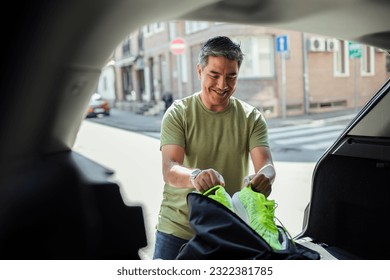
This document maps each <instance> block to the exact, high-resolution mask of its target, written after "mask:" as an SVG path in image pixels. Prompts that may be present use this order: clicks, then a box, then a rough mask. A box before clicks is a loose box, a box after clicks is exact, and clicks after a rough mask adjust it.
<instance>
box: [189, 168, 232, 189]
mask: <svg viewBox="0 0 390 280" xmlns="http://www.w3.org/2000/svg"><path fill="white" fill-rule="evenodd" d="M192 185H193V186H194V188H195V189H196V190H197V191H199V192H204V191H207V190H208V189H210V188H212V187H214V186H216V185H221V186H225V180H224V178H223V176H222V175H221V174H219V173H218V171H216V170H214V169H212V168H210V169H204V170H202V171H201V172H200V173H199V174H198V176H196V178H195V180H193V181H192Z"/></svg>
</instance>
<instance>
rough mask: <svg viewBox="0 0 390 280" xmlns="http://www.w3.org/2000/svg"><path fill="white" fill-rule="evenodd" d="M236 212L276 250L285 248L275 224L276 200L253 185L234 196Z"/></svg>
mask: <svg viewBox="0 0 390 280" xmlns="http://www.w3.org/2000/svg"><path fill="white" fill-rule="evenodd" d="M232 201H233V205H234V209H235V212H236V214H237V215H238V216H240V217H241V218H242V219H243V220H244V221H245V222H246V223H247V224H248V225H249V226H250V227H251V228H252V229H254V230H255V231H256V232H257V233H258V234H259V235H260V236H261V237H263V239H264V240H265V241H267V243H268V244H269V245H270V246H271V247H272V248H273V249H275V250H281V249H282V248H283V246H282V244H281V243H280V241H279V230H278V228H277V227H276V224H275V220H274V219H275V201H274V200H268V199H267V198H266V197H265V196H264V195H263V194H262V193H258V192H255V191H253V190H252V188H251V186H248V187H245V188H243V189H242V190H241V191H239V192H237V193H235V194H234V195H233V198H232Z"/></svg>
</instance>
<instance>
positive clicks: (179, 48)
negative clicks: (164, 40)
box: [171, 38, 186, 55]
mask: <svg viewBox="0 0 390 280" xmlns="http://www.w3.org/2000/svg"><path fill="white" fill-rule="evenodd" d="M185 50H186V42H185V41H184V39H182V38H176V39H173V40H172V41H171V52H172V53H173V54H175V55H179V54H184V52H185Z"/></svg>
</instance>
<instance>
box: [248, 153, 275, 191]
mask: <svg viewBox="0 0 390 280" xmlns="http://www.w3.org/2000/svg"><path fill="white" fill-rule="evenodd" d="M250 155H251V158H252V162H253V166H254V169H255V172H256V174H254V175H251V176H249V177H248V179H247V182H245V184H251V185H252V188H253V190H255V191H257V192H261V193H263V194H264V195H265V196H268V195H269V194H270V193H271V190H272V183H273V182H274V180H275V176H276V172H275V168H274V166H273V161H272V155H271V151H270V149H269V148H268V147H264V146H262V147H255V148H253V149H252V150H251V151H250Z"/></svg>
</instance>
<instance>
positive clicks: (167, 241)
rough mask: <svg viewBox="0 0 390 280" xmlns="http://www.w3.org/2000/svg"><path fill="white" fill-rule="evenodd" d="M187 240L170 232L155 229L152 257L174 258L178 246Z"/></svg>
mask: <svg viewBox="0 0 390 280" xmlns="http://www.w3.org/2000/svg"><path fill="white" fill-rule="evenodd" d="M187 242H188V240H185V239H182V238H179V237H176V236H174V235H172V234H167V233H164V232H161V231H157V232H156V243H155V245H154V255H153V259H154V260H156V259H163V260H174V259H176V256H177V255H178V254H179V251H180V248H181V247H182V246H183V245H184V244H185V243H187Z"/></svg>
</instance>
